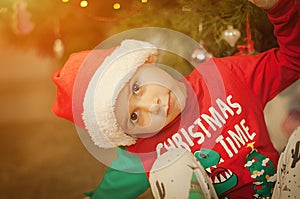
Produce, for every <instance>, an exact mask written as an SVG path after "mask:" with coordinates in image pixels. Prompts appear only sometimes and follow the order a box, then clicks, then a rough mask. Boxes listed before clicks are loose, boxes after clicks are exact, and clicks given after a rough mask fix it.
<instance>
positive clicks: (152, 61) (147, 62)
mask: <svg viewBox="0 0 300 199" xmlns="http://www.w3.org/2000/svg"><path fill="white" fill-rule="evenodd" d="M156 60H157V55H155V54H152V55H150V56H149V57H148V59H147V60H146V61H145V64H151V63H154V62H156Z"/></svg>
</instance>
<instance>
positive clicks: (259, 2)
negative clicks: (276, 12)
mask: <svg viewBox="0 0 300 199" xmlns="http://www.w3.org/2000/svg"><path fill="white" fill-rule="evenodd" d="M248 1H250V2H252V3H253V4H255V5H256V6H257V7H260V8H262V9H270V8H272V7H273V6H274V5H275V4H276V3H277V1H278V0H248Z"/></svg>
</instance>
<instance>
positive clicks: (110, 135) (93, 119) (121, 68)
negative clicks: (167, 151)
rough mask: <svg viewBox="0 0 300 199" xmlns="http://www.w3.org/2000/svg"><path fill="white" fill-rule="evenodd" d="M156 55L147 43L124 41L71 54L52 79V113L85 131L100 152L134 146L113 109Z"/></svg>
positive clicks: (152, 46)
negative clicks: (107, 46)
mask: <svg viewBox="0 0 300 199" xmlns="http://www.w3.org/2000/svg"><path fill="white" fill-rule="evenodd" d="M156 53H157V48H156V47H155V46H154V45H152V44H150V43H148V42H143V41H137V40H124V41H123V42H122V43H121V44H120V46H118V47H116V48H111V49H98V50H92V51H82V52H78V53H73V54H71V55H70V57H69V59H68V60H67V62H66V63H65V65H64V66H63V68H62V69H61V70H59V71H57V72H56V73H55V74H54V75H53V78H52V79H53V81H54V82H55V84H56V86H57V98H56V100H55V102H54V104H53V108H52V110H53V112H54V113H55V114H56V115H57V116H58V117H61V118H65V119H67V120H69V121H71V122H73V123H75V124H76V125H77V126H79V127H81V128H83V129H85V130H87V131H88V133H89V134H90V136H91V138H92V140H93V142H94V143H95V144H96V145H98V146H99V147H101V148H113V147H116V146H127V145H132V144H134V143H135V138H133V137H131V136H128V135H127V134H126V133H125V132H124V131H123V130H122V129H121V128H120V126H119V125H118V123H117V120H116V117H115V112H114V106H115V103H116V98H117V96H118V93H119V92H120V91H121V89H122V88H123V87H124V85H125V84H126V83H127V82H128V81H129V80H130V78H131V77H132V75H133V74H134V73H135V71H136V70H137V69H138V68H139V67H140V66H141V65H143V64H144V63H145V62H146V61H147V60H148V58H149V57H150V56H151V55H154V54H156ZM124 104H125V105H126V104H127V103H124Z"/></svg>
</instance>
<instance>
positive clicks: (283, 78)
mask: <svg viewBox="0 0 300 199" xmlns="http://www.w3.org/2000/svg"><path fill="white" fill-rule="evenodd" d="M267 12H268V17H269V19H270V21H271V22H272V24H273V25H274V34H275V35H276V37H277V39H278V44H279V46H280V47H279V48H278V49H277V48H276V49H271V50H269V51H266V52H263V53H260V54H258V55H256V56H254V55H244V56H239V57H238V56H233V57H227V58H222V59H214V61H215V63H216V64H217V65H218V66H224V67H229V68H230V69H232V71H233V72H234V73H236V74H235V76H236V77H237V78H241V80H242V81H243V82H245V83H246V84H247V85H249V88H250V90H252V91H253V92H254V95H255V96H257V97H258V100H259V101H261V102H262V105H263V106H264V105H265V104H266V103H267V102H268V101H269V100H271V99H272V98H273V97H275V96H276V95H277V94H278V93H279V92H281V91H282V90H283V89H285V88H286V87H288V86H289V85H290V84H292V83H293V82H294V81H296V80H297V79H299V77H300V7H299V3H298V2H297V0H279V1H278V3H277V4H276V5H275V6H274V7H273V8H271V9H270V10H268V11H267Z"/></svg>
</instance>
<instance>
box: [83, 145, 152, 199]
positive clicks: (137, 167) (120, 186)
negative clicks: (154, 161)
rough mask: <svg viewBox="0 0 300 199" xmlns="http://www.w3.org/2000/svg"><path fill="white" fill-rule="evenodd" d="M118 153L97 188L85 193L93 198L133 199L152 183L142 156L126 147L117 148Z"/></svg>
mask: <svg viewBox="0 0 300 199" xmlns="http://www.w3.org/2000/svg"><path fill="white" fill-rule="evenodd" d="M117 155H118V156H117V159H115V160H114V161H113V162H112V164H111V165H110V167H109V168H107V170H106V172H105V174H104V176H103V179H102V181H101V183H100V184H99V185H98V187H97V189H96V190H94V191H91V192H86V193H85V195H87V196H90V197H91V199H101V198H105V199H107V198H112V199H114V198H118V199H121V198H124V199H133V198H137V197H138V196H139V195H141V194H142V193H144V192H145V191H146V190H147V189H148V187H149V186H150V185H149V182H148V178H147V176H146V174H145V172H144V168H143V165H142V163H141V161H140V158H139V157H138V156H135V155H133V154H130V153H129V152H128V151H127V150H126V149H125V148H124V147H119V148H118V149H117Z"/></svg>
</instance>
